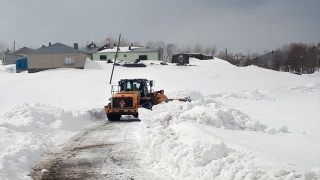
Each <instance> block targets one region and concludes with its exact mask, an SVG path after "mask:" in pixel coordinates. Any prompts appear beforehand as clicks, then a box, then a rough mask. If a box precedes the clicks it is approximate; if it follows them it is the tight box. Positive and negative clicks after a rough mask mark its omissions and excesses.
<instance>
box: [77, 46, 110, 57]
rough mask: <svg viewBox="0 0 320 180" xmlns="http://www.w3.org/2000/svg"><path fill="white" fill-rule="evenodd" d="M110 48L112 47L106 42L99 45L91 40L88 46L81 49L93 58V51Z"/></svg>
mask: <svg viewBox="0 0 320 180" xmlns="http://www.w3.org/2000/svg"><path fill="white" fill-rule="evenodd" d="M109 48H110V46H109V44H106V45H104V46H97V45H96V44H95V43H93V42H91V43H90V44H88V45H87V46H86V47H83V48H81V49H79V50H80V51H82V52H84V53H86V54H88V55H89V58H90V59H93V53H96V52H98V51H102V50H104V49H109Z"/></svg>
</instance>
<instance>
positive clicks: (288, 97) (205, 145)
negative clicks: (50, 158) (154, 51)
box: [0, 58, 320, 179]
mask: <svg viewBox="0 0 320 180" xmlns="http://www.w3.org/2000/svg"><path fill="white" fill-rule="evenodd" d="M146 64H147V67H146V68H126V67H119V66H116V67H115V71H114V77H113V80H112V83H113V84H116V83H117V80H119V79H121V78H147V79H150V80H155V84H156V85H155V87H154V89H155V90H160V89H163V90H164V93H165V94H166V95H167V96H168V97H169V98H179V97H185V96H190V97H191V99H192V101H191V102H179V101H172V102H169V103H163V104H159V105H157V106H154V108H153V110H152V111H149V110H146V109H140V110H139V111H140V112H139V114H140V119H141V122H139V123H133V125H134V126H137V127H136V128H137V130H138V131H137V132H136V137H135V138H136V141H137V142H138V143H139V145H140V148H141V153H140V154H137V158H141V159H143V160H144V163H145V164H147V166H148V168H150V169H152V170H153V171H154V172H160V173H163V174H165V176H166V177H169V178H171V179H320V153H319V150H320V128H319V127H320V121H319V119H320V111H319V109H320V73H319V72H318V73H314V74H310V75H301V76H299V75H295V74H290V73H284V72H276V71H271V70H267V69H262V68H258V67H255V66H249V67H237V66H233V65H231V64H229V63H228V62H226V61H223V60H219V59H217V58H215V59H214V60H209V61H200V60H196V59H191V60H190V64H191V65H192V66H175V65H173V64H169V65H160V62H159V61H146ZM111 70H112V64H107V63H105V62H93V61H91V60H88V59H87V60H86V63H85V69H83V70H79V69H55V70H48V71H42V72H39V73H34V74H28V73H19V74H16V73H12V72H14V70H13V68H12V67H11V66H0V84H1V86H0V134H1V139H0V179H30V178H31V177H30V176H28V173H30V171H31V168H32V167H33V166H34V165H35V162H36V161H38V160H39V159H40V158H41V155H42V154H44V153H48V152H51V151H53V150H55V149H59V148H61V147H62V145H63V143H65V142H66V141H67V140H68V139H69V138H71V137H72V136H74V135H75V134H77V133H78V132H80V131H82V130H84V129H85V128H88V127H91V126H93V125H95V124H96V123H99V122H101V121H106V117H105V116H104V115H103V113H101V114H99V113H97V112H98V111H99V110H100V109H102V108H103V107H104V106H105V105H106V104H107V103H108V99H109V97H110V96H111V93H110V91H111V87H110V84H109V80H110V74H111ZM124 118H126V117H124ZM105 135H106V136H107V135H108V134H105Z"/></svg>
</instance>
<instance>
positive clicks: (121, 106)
mask: <svg viewBox="0 0 320 180" xmlns="http://www.w3.org/2000/svg"><path fill="white" fill-rule="evenodd" d="M154 85H155V81H153V80H147V79H121V80H120V81H119V82H118V85H112V86H111V94H112V97H111V98H110V99H109V100H110V102H109V104H108V105H107V106H105V107H104V110H105V113H106V114H107V117H108V120H109V121H118V120H120V118H121V115H132V116H133V117H135V118H138V117H139V112H138V109H139V108H146V109H150V110H152V106H154V105H157V104H159V103H162V102H168V101H172V100H179V101H191V100H190V98H189V97H187V98H182V99H168V98H167V96H166V95H164V90H160V91H154V90H153V89H152V87H153V86H154Z"/></svg>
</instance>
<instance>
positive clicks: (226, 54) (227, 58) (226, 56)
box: [226, 49, 228, 61]
mask: <svg viewBox="0 0 320 180" xmlns="http://www.w3.org/2000/svg"><path fill="white" fill-rule="evenodd" d="M226 60H227V61H228V50H227V49H226Z"/></svg>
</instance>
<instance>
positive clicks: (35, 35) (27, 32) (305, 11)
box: [0, 0, 320, 54]
mask: <svg viewBox="0 0 320 180" xmlns="http://www.w3.org/2000/svg"><path fill="white" fill-rule="evenodd" d="M319 8H320V1H319V0H305V1H300V0H290V1H289V0H282V1H278V0H266V1H256V0H242V1H238V0H225V1H223V0H219V1H217V0H198V1H195V0H162V1H155V0H135V1H132V0H119V1H114V0H113V1H110V0H92V1H85V0H55V1H41V0H0V41H3V42H6V43H13V41H16V44H17V45H18V46H33V47H37V46H41V45H42V44H45V45H46V44H48V43H49V42H52V43H55V42H60V43H64V44H73V43H74V42H77V43H80V44H83V43H85V42H88V41H100V40H102V39H105V38H106V37H110V36H112V37H117V36H118V34H120V33H121V34H122V36H123V37H125V38H127V39H128V40H130V41H138V42H140V43H141V44H142V45H144V44H145V43H146V42H147V41H160V40H161V41H164V42H166V43H176V44H177V45H178V46H179V47H184V46H187V45H191V46H193V45H195V44H197V43H199V44H201V45H202V46H204V47H205V46H212V45H215V46H216V47H217V48H218V50H219V51H220V50H224V49H225V48H227V49H228V52H233V53H239V52H241V53H243V54H247V53H263V52H266V51H271V50H274V49H276V48H278V47H281V46H282V45H284V44H290V43H294V42H302V43H319V42H320V21H319V19H320V10H319Z"/></svg>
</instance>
